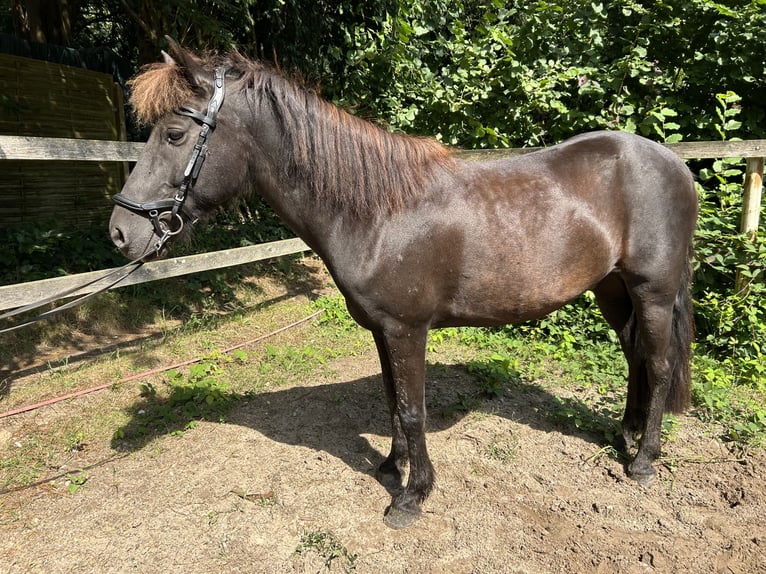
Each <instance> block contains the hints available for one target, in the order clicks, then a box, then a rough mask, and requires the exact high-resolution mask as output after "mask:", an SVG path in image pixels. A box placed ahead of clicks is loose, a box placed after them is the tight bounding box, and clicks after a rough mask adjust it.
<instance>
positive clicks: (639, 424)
mask: <svg viewBox="0 0 766 574" xmlns="http://www.w3.org/2000/svg"><path fill="white" fill-rule="evenodd" d="M593 292H594V293H595V295H596V302H597V303H598V306H599V308H600V309H601V313H602V314H603V315H604V318H605V319H606V321H607V323H609V326H610V327H612V329H614V331H615V332H616V333H617V336H618V338H619V340H620V347H621V348H622V352H623V354H624V355H625V359H626V360H627V363H628V396H627V400H626V402H625V414H624V416H623V418H622V439H623V444H622V445H620V446H622V447H623V448H624V449H625V450H626V451H628V450H630V449H632V448H633V447H634V446H635V437H636V435H638V434H640V433H642V432H643V430H644V426H645V424H646V406H647V404H648V401H649V383H648V381H647V374H646V366H645V364H644V360H643V351H642V348H641V342H640V339H639V335H638V329H637V323H636V314H635V313H634V310H633V302H632V300H631V298H630V294H629V293H628V289H627V287H626V285H625V282H624V281H623V279H622V277H621V276H620V275H618V274H617V273H612V274H611V275H608V276H607V277H606V278H605V279H604V280H602V281H601V283H599V284H598V286H596V288H594V290H593Z"/></svg>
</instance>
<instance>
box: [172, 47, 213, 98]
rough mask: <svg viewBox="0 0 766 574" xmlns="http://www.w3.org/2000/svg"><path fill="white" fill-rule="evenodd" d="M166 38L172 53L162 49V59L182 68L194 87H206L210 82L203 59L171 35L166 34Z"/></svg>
mask: <svg viewBox="0 0 766 574" xmlns="http://www.w3.org/2000/svg"><path fill="white" fill-rule="evenodd" d="M165 40H167V42H168V45H169V50H170V53H167V52H165V51H164V50H163V51H162V59H163V60H164V61H165V63H166V64H170V65H173V66H178V67H179V68H181V70H182V71H183V73H184V76H186V79H187V80H189V84H190V85H191V86H192V88H204V87H205V86H206V85H207V83H208V82H209V78H207V74H206V72H205V67H204V63H203V62H202V60H201V59H199V58H198V57H197V56H195V55H194V54H192V53H191V52H189V51H188V50H184V49H183V48H182V47H181V46H180V45H179V44H178V42H176V41H175V40H174V39H173V38H171V37H170V36H165Z"/></svg>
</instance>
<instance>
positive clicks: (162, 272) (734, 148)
mask: <svg viewBox="0 0 766 574" xmlns="http://www.w3.org/2000/svg"><path fill="white" fill-rule="evenodd" d="M665 146H666V147H667V148H669V149H671V150H672V151H674V152H675V153H676V154H678V156H679V157H681V158H683V159H706V158H728V157H738V158H745V159H746V176H745V188H744V195H743V202H744V205H743V210H742V224H741V230H742V232H743V233H749V234H752V235H753V236H754V235H755V233H756V231H757V230H758V221H759V216H760V206H761V195H762V190H763V169H764V157H765V156H766V140H749V141H742V142H733V141H722V142H681V143H675V144H665ZM142 149H143V144H142V143H136V142H117V141H100V140H80V139H64V138H38V137H26V136H0V160H2V159H15V160H66V161H123V162H124V161H127V162H134V161H138V158H139V156H140V154H141V150H142ZM535 149H538V148H515V149H502V150H476V151H473V150H470V151H469V150H460V151H458V152H457V154H456V155H458V157H461V158H464V159H470V160H477V161H478V160H487V159H499V158H502V157H508V156H513V155H519V154H524V153H529V152H531V151H535ZM0 165H2V164H0ZM307 250H308V246H307V245H306V244H305V243H303V241H301V240H300V239H288V240H284V241H276V242H272V243H264V244H261V245H254V246H250V247H240V248H237V249H227V250H224V251H216V252H213V253H203V254H200V255H191V256H186V257H177V258H174V259H166V260H163V261H153V262H150V263H147V264H145V265H144V266H143V267H142V268H141V269H140V270H138V271H137V272H135V273H133V274H132V275H131V276H130V277H129V278H128V279H126V280H125V281H124V282H122V283H120V284H119V285H118V286H117V287H122V286H124V285H135V284H138V283H145V282H148V281H156V280H158V279H164V278H167V277H175V276H178V275H185V274H188V273H196V272H199V271H206V270H211V269H220V268H223V267H231V266H234V265H242V264H244V263H251V262H254V261H261V260H264V259H270V258H272V257H278V256H281V255H289V254H293V253H300V252H303V251H307ZM106 271H108V270H103V271H93V272H91V273H82V274H78V275H68V276H65V277H55V278H52V279H43V280H41V281H31V282H28V283H20V284H17V285H6V286H2V287H0V311H2V310H5V309H12V308H15V307H19V306H21V305H26V304H28V303H33V302H34V301H38V300H40V299H43V298H45V297H48V296H50V295H51V294H53V293H56V292H60V291H64V290H66V289H68V288H71V287H73V286H75V285H77V284H79V283H85V282H86V281H88V280H89V279H93V278H94V277H97V276H98V275H99V274H101V273H105V272H106ZM96 289H98V284H97V283H96V284H94V285H92V286H90V287H88V288H86V289H84V290H83V291H82V292H79V293H77V294H79V295H83V294H85V293H88V292H92V291H95V290H96ZM74 295H76V294H73V295H72V296H74Z"/></svg>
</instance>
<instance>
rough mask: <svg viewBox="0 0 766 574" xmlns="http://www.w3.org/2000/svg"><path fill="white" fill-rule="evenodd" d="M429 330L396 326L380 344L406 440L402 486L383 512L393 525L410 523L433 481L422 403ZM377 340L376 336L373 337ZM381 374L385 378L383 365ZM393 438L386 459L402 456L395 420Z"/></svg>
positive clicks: (414, 518) (391, 459)
mask: <svg viewBox="0 0 766 574" xmlns="http://www.w3.org/2000/svg"><path fill="white" fill-rule="evenodd" d="M427 334H428V330H427V329H425V328H422V329H404V328H403V329H397V330H396V331H395V332H393V333H392V332H390V331H386V332H384V334H383V336H382V339H383V340H382V345H379V347H378V348H379V349H380V348H381V347H382V348H383V349H384V352H385V354H386V356H387V357H388V366H389V368H390V376H391V380H392V381H393V390H394V395H395V396H394V397H393V398H394V401H395V404H394V406H393V407H392V412H393V413H394V415H395V416H396V417H397V418H398V420H399V425H400V428H401V433H402V434H403V436H404V440H405V441H406V448H407V453H408V455H409V463H410V474H409V478H408V480H407V485H406V486H405V488H404V490H402V491H401V492H400V493H398V494H396V495H394V497H393V499H392V501H391V506H390V507H389V508H388V510H387V512H386V516H385V519H384V520H385V523H386V524H387V525H388V526H390V527H392V528H404V527H406V526H409V525H410V524H412V523H413V522H415V520H417V518H418V517H419V516H420V512H421V510H420V505H421V503H422V502H423V501H424V500H425V499H426V498H427V497H428V495H429V493H430V492H431V489H432V488H433V484H434V470H433V466H432V465H431V460H430V459H429V458H428V451H427V450H426V435H425V430H426V403H425V355H426V337H427ZM376 340H377V339H376ZM383 368H384V378H385V367H383ZM393 428H394V437H393V439H394V442H393V446H392V452H391V455H389V459H386V462H384V463H383V464H384V465H386V464H387V463H388V464H389V465H390V462H389V461H393V462H396V461H397V460H401V455H400V454H399V452H398V449H399V448H400V446H399V445H398V444H397V441H398V440H399V437H397V433H398V431H397V425H396V423H395V422H394V424H393Z"/></svg>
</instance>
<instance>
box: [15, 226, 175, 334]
mask: <svg viewBox="0 0 766 574" xmlns="http://www.w3.org/2000/svg"><path fill="white" fill-rule="evenodd" d="M160 241H162V239H161V240H160ZM166 241H167V239H165V240H164V241H162V243H165V242H166ZM158 244H159V242H158ZM155 248H156V246H155V247H152V248H151V249H149V250H148V251H147V252H146V253H144V254H143V255H142V256H141V257H139V258H138V259H134V260H133V261H130V262H128V263H126V264H125V265H123V266H122V267H118V268H116V269H112V270H111V271H108V272H107V273H105V274H104V275H102V276H101V277H96V278H95V279H91V280H90V281H86V282H85V283H82V284H81V285H77V286H75V287H71V288H69V289H66V290H64V291H61V292H59V293H56V294H55V295H51V296H50V297H46V298H45V299H43V300H42V301H36V302H35V303H30V304H29V305H24V306H23V307H17V308H16V309H12V310H11V311H8V312H6V313H3V314H2V315H0V320H3V321H4V320H5V319H10V318H11V317H15V316H16V315H21V314H22V313H26V312H27V311H32V310H34V309H38V308H40V307H43V306H44V305H48V304H49V303H54V302H55V301H58V300H59V299H64V298H66V297H68V296H69V295H71V294H72V293H77V292H78V291H81V290H83V289H85V288H86V287H90V286H91V285H94V284H96V283H99V282H101V281H103V280H104V279H107V278H108V277H111V276H113V275H119V277H117V279H114V280H112V281H110V282H109V283H107V284H106V285H104V286H103V287H100V288H99V289H96V290H95V291H92V292H90V293H86V294H85V295H81V296H80V297H78V298H77V299H73V300H72V301H70V302H69V303H65V304H63V305H60V306H58V307H56V308H55V309H51V310H50V311H46V312H44V313H40V314H39V315H36V316H35V317H32V318H31V319H26V320H24V321H21V322H20V323H16V324H15V325H11V326H10V327H5V328H3V329H0V334H2V333H10V332H11V331H15V330H16V329H21V328H22V327H26V326H27V325H31V324H32V323H36V322H38V321H42V320H43V319H48V318H50V317H53V316H54V315H58V314H59V313H61V312H62V311H66V310H67V309H71V308H72V307H76V306H77V305H79V304H81V303H84V302H85V301H87V300H88V299H90V298H92V297H95V296H96V295H99V294H101V293H103V292H104V291H106V290H108V289H111V288H112V287H114V286H115V285H117V284H118V283H120V282H121V281H123V280H124V279H126V278H127V277H129V276H130V275H132V274H133V273H135V272H136V271H138V269H139V267H141V266H142V265H143V264H144V263H145V262H146V258H147V257H148V256H149V255H150V254H153V253H154V251H155ZM131 267H132V269H131Z"/></svg>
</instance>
